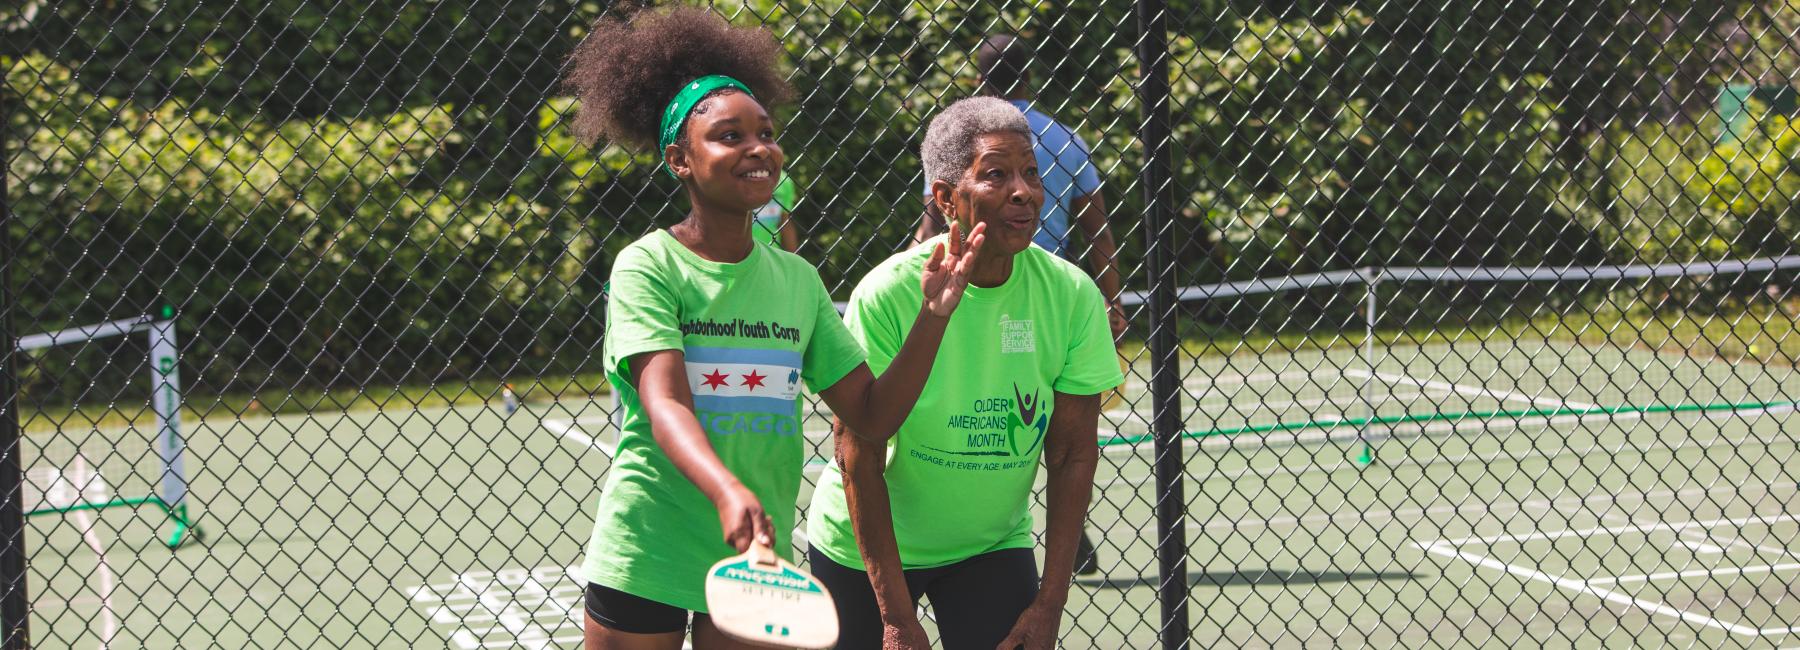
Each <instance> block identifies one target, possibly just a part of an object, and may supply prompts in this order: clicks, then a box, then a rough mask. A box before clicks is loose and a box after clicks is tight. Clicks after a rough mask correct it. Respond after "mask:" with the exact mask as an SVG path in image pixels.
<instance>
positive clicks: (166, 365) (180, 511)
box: [148, 307, 189, 547]
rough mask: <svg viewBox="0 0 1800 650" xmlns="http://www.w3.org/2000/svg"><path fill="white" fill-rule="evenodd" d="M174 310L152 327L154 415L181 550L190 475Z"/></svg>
mask: <svg viewBox="0 0 1800 650" xmlns="http://www.w3.org/2000/svg"><path fill="white" fill-rule="evenodd" d="M173 312H174V310H173V309H171V308H168V307H164V308H163V313H162V318H160V319H158V320H155V321H153V322H151V323H150V326H149V328H148V330H149V336H150V378H151V388H152V390H151V393H150V396H151V397H150V403H151V407H150V409H151V411H152V412H154V413H155V415H156V451H157V454H158V455H160V456H161V457H162V480H161V482H160V483H161V496H162V500H163V503H165V504H167V505H168V507H169V514H170V516H171V517H172V518H174V519H175V520H176V524H175V526H176V530H175V534H174V536H173V537H171V538H170V540H169V542H168V544H169V546H171V547H173V546H178V545H180V543H181V538H182V536H183V534H184V533H186V532H187V531H188V529H189V525H188V524H189V522H188V519H187V516H186V512H187V503H186V500H187V487H188V486H187V472H186V471H184V469H183V467H182V452H183V450H184V449H185V447H186V445H185V443H184V442H183V441H182V439H181V374H180V369H179V365H180V364H179V363H178V361H177V360H178V359H179V358H180V356H179V355H180V347H179V346H178V345H177V344H176V341H175V320H174V318H173V316H174V313H173Z"/></svg>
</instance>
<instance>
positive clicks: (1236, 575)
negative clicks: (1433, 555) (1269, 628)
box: [1075, 569, 1424, 589]
mask: <svg viewBox="0 0 1800 650" xmlns="http://www.w3.org/2000/svg"><path fill="white" fill-rule="evenodd" d="M1421 577H1424V576H1423V575H1422V574H1418V573H1411V572H1402V571H1394V572H1386V573H1382V572H1371V571H1351V572H1348V573H1346V572H1343V571H1282V570H1276V569H1263V570H1246V571H1189V572H1188V585H1189V586H1200V585H1210V586H1214V587H1236V586H1259V587H1260V586H1288V585H1315V584H1327V583H1334V582H1364V581H1369V580H1384V581H1387V580H1405V581H1416V580H1418V579H1419V578H1421ZM1075 584H1077V585H1080V586H1083V587H1092V588H1095V589H1132V588H1136V587H1144V586H1154V585H1155V584H1156V576H1131V577H1119V578H1111V577H1108V578H1078V579H1076V580H1075Z"/></svg>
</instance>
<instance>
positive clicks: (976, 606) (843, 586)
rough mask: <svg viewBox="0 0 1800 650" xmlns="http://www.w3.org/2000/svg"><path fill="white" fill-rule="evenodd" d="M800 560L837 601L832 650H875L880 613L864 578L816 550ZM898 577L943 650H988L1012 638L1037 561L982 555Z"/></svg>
mask: <svg viewBox="0 0 1800 650" xmlns="http://www.w3.org/2000/svg"><path fill="white" fill-rule="evenodd" d="M806 556H807V558H808V559H810V560H811V562H812V573H813V575H814V576H816V577H818V579H819V582H822V583H825V588H826V589H830V590H831V598H832V600H834V601H837V610H838V645H837V647H838V650H861V649H863V648H872V649H874V650H880V648H881V609H880V607H879V606H877V605H876V604H875V588H874V587H871V586H869V574H868V573H867V572H864V571H860V570H857V569H852V568H850V567H847V566H844V565H842V564H838V563H836V562H833V561H831V558H828V557H825V554H823V553H820V552H819V550H818V549H810V550H808V551H807V555H806ZM901 573H902V574H903V575H905V576H906V589H907V591H908V592H910V593H911V594H912V599H913V602H912V606H913V607H914V608H917V607H918V606H919V596H921V595H923V596H925V597H927V598H930V599H931V611H932V614H933V615H935V616H936V617H937V628H938V640H939V641H941V642H942V643H943V644H944V648H945V650H961V649H962V648H979V649H980V650H993V648H994V647H995V646H998V645H1000V642H1001V641H1003V640H1005V639H1006V635H1007V634H1010V633H1012V626H1013V624H1014V623H1017V622H1018V620H1019V615H1020V614H1023V613H1024V612H1025V608H1026V607H1030V606H1031V601H1032V599H1034V598H1037V592H1038V572H1037V558H1036V556H1035V555H1033V554H1032V551H1031V549H1028V548H1014V549H1006V550H1000V551H994V552H992V553H983V554H981V555H977V556H975V557H972V558H969V559H967V560H963V561H961V562H957V563H956V564H951V565H948V566H941V567H934V568H930V569H912V570H909V571H903V572H901Z"/></svg>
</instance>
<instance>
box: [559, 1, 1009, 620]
mask: <svg viewBox="0 0 1800 650" xmlns="http://www.w3.org/2000/svg"><path fill="white" fill-rule="evenodd" d="M777 52H779V47H778V46H777V45H776V42H775V40H774V38H773V37H772V36H771V35H770V34H769V33H767V32H765V31H763V30H760V29H751V28H734V27H732V26H730V25H729V24H728V23H726V22H725V21H724V20H723V19H721V18H720V17H718V16H716V15H714V14H712V13H710V12H708V11H706V10H703V9H695V8H678V9H675V10H672V11H667V12H648V13H642V14H638V15H636V16H630V17H627V18H624V19H603V20H602V21H601V22H600V23H598V24H597V25H595V27H594V30H593V32H592V33H591V34H589V35H588V37H587V39H586V40H585V41H584V42H582V44H581V46H580V47H579V48H578V49H577V50H576V52H575V54H574V55H573V56H572V57H571V59H570V61H569V67H568V70H567V84H568V86H569V88H570V89H571V90H572V91H573V93H574V94H575V95H576V97H577V99H579V100H580V113H579V115H578V116H577V118H576V120H575V127H576V130H577V132H578V133H580V134H581V135H582V136H583V137H584V138H586V139H587V140H588V141H589V142H594V141H596V140H598V139H599V138H601V137H604V138H607V139H609V140H611V141H614V142H618V143H621V144H624V145H627V146H638V147H643V146H648V145H652V144H654V145H655V146H656V147H657V148H656V149H655V151H657V152H658V153H660V154H661V155H662V158H663V162H664V163H665V164H666V165H667V170H668V173H670V174H672V175H673V176H674V177H675V178H677V179H679V180H680V181H681V184H682V187H683V188H684V189H685V190H686V193H687V198H688V203H689V205H690V209H689V211H688V214H687V217H686V218H685V219H683V220H682V221H681V222H680V223H677V224H675V225H673V226H670V227H669V228H668V229H667V230H660V231H657V232H653V233H651V234H649V235H647V236H645V237H644V238H642V239H639V240H638V241H636V242H634V243H633V244H632V245H631V246H629V247H627V248H626V249H625V250H624V251H622V252H620V254H619V256H618V259H617V260H615V262H614V264H613V269H612V277H611V280H610V285H611V289H610V292H611V293H610V298H609V301H608V306H607V313H606V335H605V341H604V344H605V356H604V359H603V362H604V363H605V368H606V373H607V377H608V380H609V382H610V383H611V384H612V387H613V390H614V391H617V392H618V393H619V395H620V401H621V403H622V405H623V408H624V410H625V416H624V422H623V425H622V427H623V432H622V433H621V435H620V440H619V448H618V451H617V453H616V455H615V457H614V461H613V465H612V467H611V469H610V470H609V472H608V475H607V480H606V485H605V487H604V489H603V491H602V494H601V498H600V506H599V510H598V513H597V514H596V516H595V521H594V533H593V537H592V539H591V541H590V542H589V544H588V549H587V558H586V560H585V562H584V564H583V572H584V575H585V577H586V579H587V580H588V582H589V584H588V588H587V598H586V609H587V614H588V618H587V623H586V641H587V647H589V648H679V647H681V644H682V641H683V639H684V634H685V632H686V630H687V628H688V625H689V615H690V612H691V613H692V614H693V616H692V626H693V633H694V639H693V640H694V645H695V646H696V647H698V648H702V649H705V648H720V647H731V646H732V645H733V643H732V642H731V641H730V640H728V639H726V638H725V637H724V636H723V635H721V634H720V633H719V631H718V630H717V629H716V628H714V627H713V626H712V623H711V621H710V619H709V618H708V617H707V616H706V599H705V595H704V588H703V586H702V585H703V581H704V576H705V572H706V569H707V568H708V567H709V566H711V565H712V564H713V563H714V562H717V561H718V560H720V559H723V558H725V557H727V556H728V555H730V554H733V553H735V552H741V551H743V550H744V549H745V548H747V547H748V546H749V545H750V544H751V543H752V541H755V542H756V543H759V544H764V545H768V546H772V547H773V548H775V549H779V550H780V551H781V552H783V553H784V554H785V552H786V549H788V548H789V542H788V534H789V531H791V530H793V528H794V522H793V519H794V513H795V510H794V501H795V498H796V497H797V495H798V492H799V486H800V480H801V470H802V466H803V462H804V460H803V452H804V443H803V439H804V436H802V435H801V426H800V423H801V420H800V401H799V400H798V397H799V393H800V382H801V380H805V382H806V385H807V386H809V387H811V388H812V389H814V390H815V391H817V392H818V393H819V394H820V396H822V397H823V398H824V399H825V402H826V403H827V404H829V405H830V406H831V409H832V411H833V412H834V413H835V414H836V415H837V416H838V417H839V418H841V419H842V420H843V421H844V422H845V423H846V424H848V425H849V426H851V427H853V428H854V429H855V430H856V431H857V432H858V433H859V434H862V435H865V436H869V437H871V438H880V439H885V438H886V437H888V436H891V435H893V431H894V430H895V429H896V428H898V427H899V425H900V423H901V421H902V420H904V419H905V418H906V415H907V413H908V412H909V411H910V410H911V409H912V407H913V404H914V403H915V402H916V401H917V400H918V396H919V391H920V389H921V387H922V386H923V384H924V382H925V378H926V376H927V375H928V374H929V373H930V370H931V362H932V358H933V357H934V356H935V355H936V353H937V348H938V345H939V343H940V342H941V341H942V340H943V333H944V329H945V326H946V323H947V322H948V320H949V316H950V314H951V312H952V311H953V310H954V309H955V308H956V305H957V302H958V301H959V300H960V299H961V297H962V294H963V289H964V288H965V287H966V286H967V284H968V275H967V274H968V271H969V269H970V268H971V267H972V265H973V264H974V259H975V253H976V251H977V250H979V249H980V247H981V243H982V239H983V235H982V233H983V232H984V231H985V229H983V228H980V227H978V228H976V229H975V230H973V231H971V232H969V233H968V237H967V239H966V241H964V238H963V236H962V235H961V234H960V233H957V232H953V233H952V235H951V237H949V238H948V243H947V244H946V245H941V246H939V247H938V249H937V250H935V251H934V252H933V253H932V255H931V258H930V262H929V264H928V265H927V269H926V270H925V272H924V275H923V277H922V279H921V280H920V282H919V285H920V289H921V291H922V293H923V300H922V303H921V307H920V309H919V310H918V313H917V314H916V316H914V319H913V322H912V327H911V331H912V336H911V337H909V338H908V339H907V340H906V342H905V343H904V345H903V347H902V349H901V350H900V351H899V354H898V356H897V357H896V359H895V360H894V363H893V364H892V365H891V366H890V367H889V368H888V369H887V372H885V373H883V374H882V376H881V377H879V378H877V377H875V376H874V375H873V374H872V373H871V372H870V371H869V368H868V366H867V365H866V364H865V363H864V359H863V353H862V350H861V348H860V347H859V346H858V345H857V343H856V341H855V339H853V338H852V337H851V336H850V333H849V331H848V330H847V329H846V328H845V327H844V324H843V322H842V321H841V320H839V318H838V314H837V311H836V310H835V309H834V308H833V306H832V303H831V300H830V297H829V296H828V295H827V293H826V291H825V285H824V283H823V282H822V281H821V280H820V279H819V275H818V271H817V270H816V269H814V268H813V266H812V265H811V264H810V263H808V262H806V261H804V260H802V259H801V258H800V257H798V256H795V255H793V254H791V253H787V252H785V251H781V250H778V249H776V248H775V247H772V246H759V245H755V244H754V243H753V240H752V238H751V232H750V228H751V222H750V214H751V212H752V211H753V210H755V209H756V208H757V207H758V206H761V205H763V204H765V203H768V201H769V199H770V198H771V196H772V195H773V193H774V191H775V184H776V180H777V179H778V178H779V177H780V175H781V163H782V152H781V147H780V146H778V145H776V144H775V130H774V125H773V122H772V121H771V120H770V118H769V114H768V111H767V110H766V109H765V108H764V102H775V101H779V100H783V99H786V98H787V97H789V96H790V95H791V94H792V92H793V90H792V89H791V88H789V87H788V86H787V84H786V83H785V82H784V81H783V79H782V76H781V74H780V72H779V71H778V70H777V69H776V67H775V62H776V54H777Z"/></svg>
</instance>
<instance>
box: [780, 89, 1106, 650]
mask: <svg viewBox="0 0 1800 650" xmlns="http://www.w3.org/2000/svg"><path fill="white" fill-rule="evenodd" d="M921 153H922V155H923V157H924V164H925V174H926V177H927V178H928V179H929V180H930V181H931V184H932V196H931V200H932V201H933V202H934V203H935V205H936V206H937V208H938V209H939V210H940V211H941V212H942V213H943V214H944V215H946V216H947V217H948V218H949V219H952V220H954V221H956V222H957V223H960V224H962V225H963V228H961V229H959V230H961V231H963V232H967V231H968V228H969V227H972V226H974V225H976V224H982V223H985V224H987V242H986V246H985V247H983V248H982V249H981V252H980V253H979V254H978V255H977V257H976V259H975V266H974V271H973V272H972V273H971V274H970V278H969V279H970V282H969V284H970V286H969V288H968V291H967V293H966V294H965V295H964V297H963V301H962V305H961V308H960V309H959V310H958V311H957V312H956V314H955V315H954V316H952V317H951V319H950V323H949V325H948V329H947V330H946V332H945V335H944V343H943V347H942V348H941V349H940V351H939V353H938V361H937V365H936V369H935V371H934V372H933V373H932V375H931V378H930V379H929V380H928V381H927V382H926V384H925V389H924V394H923V395H921V396H920V398H919V402H918V405H917V406H916V407H914V409H913V411H912V414H911V415H910V416H909V417H908V418H907V419H906V421H905V423H904V424H903V425H902V426H901V428H900V430H899V431H898V432H897V433H896V434H895V435H894V437H893V438H892V439H891V440H886V441H881V440H872V439H868V438H865V437H862V436H860V435H858V434H859V432H856V431H848V430H846V429H845V428H844V427H843V426H842V425H841V424H840V426H839V430H838V435H837V449H838V458H837V462H836V463H834V464H833V466H832V468H831V469H830V470H828V471H826V472H825V474H824V476H823V477H822V478H821V479H820V483H819V487H818V489H817V490H816V491H814V492H813V503H812V519H811V520H810V521H809V522H808V529H807V536H808V537H809V538H810V539H811V540H812V549H811V554H810V557H811V561H812V567H813V572H814V574H815V575H817V576H818V577H819V578H820V580H822V581H823V582H825V583H826V585H827V587H829V588H830V589H831V592H832V594H833V596H834V597H835V598H836V600H837V605H838V618H839V624H840V628H841V630H842V635H841V637H840V645H839V646H838V647H839V648H852V649H853V648H879V647H882V646H883V645H884V640H885V641H886V644H885V645H887V647H890V648H891V647H904V648H911V647H920V648H924V647H928V646H927V642H926V639H925V633H924V629H923V628H922V627H921V626H920V625H919V621H918V619H917V618H916V615H915V613H914V612H915V611H916V607H917V604H918V600H919V597H920V596H921V595H924V596H928V597H930V599H931V602H932V606H933V610H934V611H935V612H936V613H937V625H938V630H939V633H940V635H941V636H942V638H943V641H944V645H945V647H947V648H961V647H968V648H982V649H984V650H985V649H987V648H994V647H996V646H999V647H1006V648H1011V647H1015V646H1019V645H1023V646H1025V647H1028V648H1038V647H1043V648H1049V647H1052V646H1053V645H1054V643H1055V640H1056V631H1057V627H1058V626H1059V625H1060V623H1061V620H1062V610H1063V604H1064V601H1065V600H1067V598H1068V590H1069V581H1070V576H1071V573H1072V571H1073V569H1074V561H1075V547H1076V543H1077V538H1078V536H1079V535H1080V529H1081V522H1082V519H1083V516H1084V514H1085V511H1086V508H1087V503H1088V495H1089V492H1090V491H1091V490H1092V487H1093V479H1094V466H1095V463H1096V460H1097V458H1098V452H1097V447H1096V445H1095V432H1096V427H1097V422H1098V419H1099V404H1100V397H1099V395H1100V394H1101V393H1103V392H1105V391H1107V390H1108V389H1111V388H1112V387H1114V386H1117V385H1118V384H1119V383H1120V382H1122V381H1123V380H1124V377H1123V376H1122V375H1121V374H1120V371H1119V366H1118V364H1117V363H1116V362H1115V361H1114V360H1113V345H1112V333H1111V330H1110V329H1109V328H1108V326H1107V315H1106V301H1105V300H1104V299H1103V298H1102V297H1101V295H1100V290H1099V289H1098V288H1096V287H1095V286H1094V282H1093V280H1091V279H1089V278H1088V276H1087V274H1085V273H1083V272H1082V271H1081V269H1080V268H1078V267H1076V266H1075V265H1073V264H1071V263H1069V262H1067V261H1065V260H1062V259H1060V258H1058V257H1056V256H1055V255H1052V254H1050V253H1049V252H1047V251H1045V250H1044V249H1042V248H1038V247H1035V246H1032V245H1031V240H1032V236H1033V235H1035V234H1036V233H1037V228H1038V223H1037V222H1038V214H1039V209H1040V208H1041V207H1042V204H1043V201H1044V193H1043V187H1042V185H1041V184H1040V183H1039V180H1038V169H1037V157H1036V155H1035V154H1034V153H1033V151H1032V145H1031V130H1030V126H1029V125H1028V124H1027V122H1026V120H1025V116H1024V115H1023V114H1021V113H1020V112H1019V109H1017V108H1014V107H1013V106H1012V105H1011V104H1008V103H1007V102H1005V101H1003V100H1000V99H995V98H989V97H978V98H972V99H965V100H963V101H960V102H957V103H955V104H953V105H951V106H950V107H949V108H947V109H945V110H944V112H943V113H942V114H940V115H938V116H937V118H935V119H933V120H932V122H931V126H930V127H929V128H928V129H927V131H926V135H925V143H924V145H923V147H922V151H921ZM947 236H950V235H943V236H940V237H939V238H938V239H940V240H941V239H942V238H943V237H947ZM933 248H935V246H922V247H919V248H914V249H912V250H908V251H906V252H903V253H900V254H898V255H895V256H893V257H891V258H888V260H887V261H885V262H883V263H882V264H881V265H880V266H878V267H876V269H875V270H874V271H873V272H871V273H870V274H869V275H868V277H866V278H864V280H863V281H862V283H861V284H860V285H858V286H857V288H856V291H855V293H854V295H852V297H851V301H850V310H849V314H848V318H847V320H848V324H849V326H850V331H851V333H852V335H854V336H855V337H856V338H857V339H858V340H859V341H861V343H862V345H863V348H864V350H866V351H867V352H868V355H869V365H870V367H871V368H873V369H875V370H876V371H880V369H881V368H883V367H885V366H886V365H887V364H888V363H889V362H890V360H892V359H893V358H894V357H895V355H896V354H897V353H898V351H899V348H900V344H901V342H902V341H904V340H905V339H906V335H907V332H908V330H910V329H911V327H912V321H913V319H912V317H911V316H910V314H913V313H916V312H917V311H918V308H919V296H918V290H917V289H916V288H914V287H916V286H917V285H918V282H919V275H920V272H921V269H922V268H923V266H924V264H925V262H926V260H927V258H928V255H929V252H930V250H931V249H933ZM1040 461H1041V462H1042V463H1043V464H1044V465H1045V466H1047V467H1048V468H1049V474H1050V476H1049V521H1048V522H1047V526H1046V527H1047V531H1048V532H1047V534H1046V546H1047V549H1046V552H1045V559H1044V567H1043V577H1044V580H1043V586H1042V588H1040V587H1039V581H1038V570H1037V563H1036V560H1035V558H1034V557H1033V553H1032V546H1033V539H1032V518H1031V510H1030V506H1029V504H1030V497H1031V487H1032V484H1033V482H1034V480H1035V479H1036V477H1037V469H1038V465H1039V463H1040Z"/></svg>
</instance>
